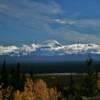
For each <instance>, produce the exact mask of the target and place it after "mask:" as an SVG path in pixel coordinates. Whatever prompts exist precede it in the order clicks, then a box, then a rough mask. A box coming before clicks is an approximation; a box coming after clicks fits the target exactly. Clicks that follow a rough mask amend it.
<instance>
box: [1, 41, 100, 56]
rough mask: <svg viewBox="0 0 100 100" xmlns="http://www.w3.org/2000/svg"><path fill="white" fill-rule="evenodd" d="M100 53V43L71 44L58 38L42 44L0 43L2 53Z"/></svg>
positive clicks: (11, 54) (15, 54)
mask: <svg viewBox="0 0 100 100" xmlns="http://www.w3.org/2000/svg"><path fill="white" fill-rule="evenodd" d="M86 53H92V54H100V45H97V44H71V45H62V44H60V43H59V42H58V41H56V40H48V41H44V42H42V43H41V44H35V43H33V44H30V45H22V46H21V47H18V46H3V45H0V55H10V56H21V55H67V54H86Z"/></svg>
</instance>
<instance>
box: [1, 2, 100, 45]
mask: <svg viewBox="0 0 100 100" xmlns="http://www.w3.org/2000/svg"><path fill="white" fill-rule="evenodd" d="M48 39H49V40H51V39H53V40H57V41H59V42H60V43H62V44H69V43H96V44H100V0H0V44H1V45H2V44H3V45H9V44H16V45H21V44H28V43H33V42H35V43H39V42H42V41H45V40H48Z"/></svg>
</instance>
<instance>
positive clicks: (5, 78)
mask: <svg viewBox="0 0 100 100" xmlns="http://www.w3.org/2000/svg"><path fill="white" fill-rule="evenodd" d="M8 78H9V74H8V72H7V69H6V60H4V62H3V65H2V69H1V82H2V83H3V84H4V85H3V87H4V88H6V87H7V86H8Z"/></svg>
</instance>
